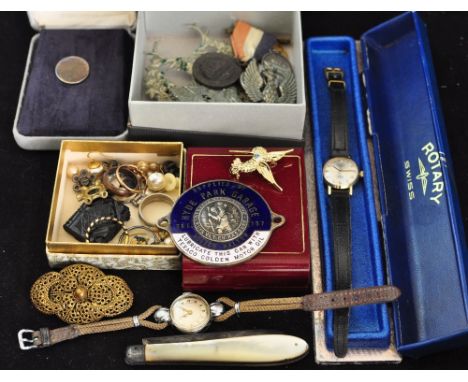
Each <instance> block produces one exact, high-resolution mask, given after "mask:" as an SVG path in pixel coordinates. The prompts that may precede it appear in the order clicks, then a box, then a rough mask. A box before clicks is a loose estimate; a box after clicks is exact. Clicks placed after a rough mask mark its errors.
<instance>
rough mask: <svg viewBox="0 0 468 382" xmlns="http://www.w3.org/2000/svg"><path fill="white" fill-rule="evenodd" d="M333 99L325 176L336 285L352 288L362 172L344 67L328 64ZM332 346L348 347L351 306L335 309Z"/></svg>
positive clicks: (340, 353) (337, 350) (338, 351)
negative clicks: (355, 203) (353, 144)
mask: <svg viewBox="0 0 468 382" xmlns="http://www.w3.org/2000/svg"><path fill="white" fill-rule="evenodd" d="M325 77H326V80H327V84H328V90H329V93H330V103H331V130H332V137H331V138H332V139H331V140H332V147H331V157H330V159H329V160H328V161H327V162H326V163H325V165H324V166H323V178H324V180H325V184H326V185H327V193H328V195H329V197H330V206H331V215H332V229H333V264H334V289H335V290H342V289H350V288H351V212H350V200H349V199H350V196H352V194H353V186H354V185H355V184H356V182H357V181H358V180H359V178H360V176H362V172H360V171H359V167H358V165H357V164H356V162H355V161H353V160H352V159H351V157H350V154H349V150H348V117H347V106H346V82H345V80H344V73H343V70H342V69H340V68H326V69H325ZM333 314H334V315H333V347H334V352H335V355H336V356H337V357H340V358H341V357H344V356H345V355H346V353H347V351H348V327H349V309H348V308H344V309H338V310H335V311H334V313H333Z"/></svg>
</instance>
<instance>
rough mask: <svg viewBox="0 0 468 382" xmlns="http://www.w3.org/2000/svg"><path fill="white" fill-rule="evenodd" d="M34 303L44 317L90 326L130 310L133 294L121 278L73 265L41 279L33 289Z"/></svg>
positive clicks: (92, 268) (84, 266)
mask: <svg viewBox="0 0 468 382" xmlns="http://www.w3.org/2000/svg"><path fill="white" fill-rule="evenodd" d="M31 301H32V303H33V305H34V306H35V307H36V309H38V310H39V311H41V312H42V313H44V314H55V315H56V316H57V317H59V318H60V319H61V320H62V321H65V322H66V323H68V324H87V323H90V322H96V321H99V320H101V319H102V318H104V317H114V316H117V315H119V314H121V313H123V312H125V311H127V310H128V309H130V307H131V306H132V303H133V293H132V291H131V290H130V288H129V287H128V285H127V283H126V282H125V281H124V280H123V279H121V278H120V277H117V276H106V275H105V274H104V273H103V272H101V271H100V270H99V269H97V268H96V267H93V266H91V265H86V264H74V265H69V266H68V267H65V268H64V269H62V270H61V271H60V272H48V273H46V274H44V275H42V276H41V277H39V279H37V280H36V282H35V283H34V285H33V286H32V288H31Z"/></svg>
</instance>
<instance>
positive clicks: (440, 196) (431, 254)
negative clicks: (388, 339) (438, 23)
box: [361, 13, 468, 356]
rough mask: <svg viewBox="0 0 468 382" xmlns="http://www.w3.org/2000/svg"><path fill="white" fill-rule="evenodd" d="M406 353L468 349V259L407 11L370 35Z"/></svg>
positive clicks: (436, 115) (391, 266)
mask: <svg viewBox="0 0 468 382" xmlns="http://www.w3.org/2000/svg"><path fill="white" fill-rule="evenodd" d="M361 41H362V46H363V53H364V73H365V78H366V85H367V98H368V104H369V110H370V116H371V122H372V128H373V132H374V133H373V138H374V147H375V148H376V150H375V152H376V162H377V168H378V169H379V171H378V181H379V191H380V194H381V195H380V200H381V205H382V214H383V233H384V237H385V241H384V243H385V253H386V254H387V258H388V270H389V272H388V273H389V277H390V280H391V282H392V283H393V284H394V285H396V286H398V287H399V288H400V289H401V291H402V298H400V299H399V301H398V303H397V304H395V329H396V342H397V347H398V350H399V351H400V353H402V354H409V355H414V356H421V355H423V354H426V353H429V352H434V351H438V350H441V349H444V348H447V347H454V346H458V345H462V344H466V343H468V322H467V296H468V294H467V278H466V262H467V253H466V246H465V238H464V231H463V225H462V221H461V216H460V209H459V205H458V199H457V195H456V189H455V184H454V179H453V172H452V166H451V159H450V153H449V147H448V144H447V139H446V136H445V127H444V123H443V118H442V111H441V108H440V104H439V100H438V94H437V84H436V80H435V76H434V72H433V67H432V62H431V54H430V50H429V45H428V41H427V36H426V31H425V29H424V25H423V24H422V22H421V20H420V18H419V17H418V15H417V14H415V13H405V14H403V15H401V16H400V17H397V18H395V19H393V20H390V21H389V22H387V23H385V24H382V25H380V26H378V27H376V28H374V29H372V30H370V31H369V32H367V33H366V34H364V35H363V37H362V40H361Z"/></svg>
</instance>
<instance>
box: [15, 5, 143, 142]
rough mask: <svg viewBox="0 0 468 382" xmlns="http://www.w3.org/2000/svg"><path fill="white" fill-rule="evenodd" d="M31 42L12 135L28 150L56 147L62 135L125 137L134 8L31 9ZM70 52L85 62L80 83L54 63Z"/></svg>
mask: <svg viewBox="0 0 468 382" xmlns="http://www.w3.org/2000/svg"><path fill="white" fill-rule="evenodd" d="M28 16H29V20H30V24H31V26H32V28H34V29H35V30H37V31H38V33H37V34H36V35H34V36H33V38H32V39H31V43H30V48H29V53H28V58H27V62H26V68H25V73H24V78H23V83H22V86H21V92H20V97H19V101H18V107H17V112H16V117H15V121H14V126H13V135H14V137H15V140H16V142H17V143H18V145H19V146H20V147H22V148H24V149H27V150H51V149H55V150H57V149H59V147H60V142H61V141H62V140H63V139H94V140H102V139H104V140H124V139H126V137H127V124H128V108H127V96H128V87H129V83H130V75H131V55H132V50H133V36H132V35H131V31H132V30H133V28H134V25H135V22H136V12H29V13H28ZM68 56H79V57H81V58H83V59H85V60H86V62H87V63H88V66H89V75H88V77H87V78H86V79H85V80H84V81H83V82H82V83H79V84H76V85H68V84H65V83H63V82H61V81H60V80H59V79H58V78H57V76H56V74H55V67H56V64H57V62H58V61H60V60H61V59H62V58H64V57H68Z"/></svg>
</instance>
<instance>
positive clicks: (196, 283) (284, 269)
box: [182, 147, 311, 292]
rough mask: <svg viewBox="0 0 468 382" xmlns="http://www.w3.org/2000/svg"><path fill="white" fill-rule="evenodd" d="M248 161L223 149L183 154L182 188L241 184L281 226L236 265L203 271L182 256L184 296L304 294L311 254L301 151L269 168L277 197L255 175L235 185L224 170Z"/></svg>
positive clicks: (192, 150) (244, 176)
mask: <svg viewBox="0 0 468 382" xmlns="http://www.w3.org/2000/svg"><path fill="white" fill-rule="evenodd" d="M267 150H268V151H277V150H284V149H275V148H267ZM251 157H252V155H250V154H245V153H244V154H241V153H233V152H231V149H229V148H198V147H197V148H189V149H188V150H187V169H186V180H185V186H186V188H189V187H192V186H195V185H197V184H199V183H202V182H206V181H210V180H216V179H227V180H231V181H238V182H241V183H243V184H245V185H247V186H250V187H252V188H253V189H254V190H255V191H257V192H258V193H259V194H260V195H261V196H262V197H263V198H264V199H265V201H266V202H267V203H268V205H269V207H270V209H271V210H272V211H274V213H276V214H280V215H283V216H284V218H285V223H284V225H283V226H281V227H279V228H276V229H275V230H274V231H273V233H272V235H271V237H270V239H269V241H268V243H267V245H266V246H265V247H264V248H263V249H262V250H261V252H260V253H259V254H257V255H256V256H255V257H253V258H252V259H250V260H248V261H246V262H243V263H240V264H237V265H232V266H221V267H220V266H212V265H203V264H200V263H197V262H195V261H193V260H191V259H189V258H187V257H186V256H184V257H183V259H182V283H183V288H184V290H191V291H220V290H249V289H255V290H259V289H264V290H281V291H287V290H293V291H298V292H299V291H306V290H309V289H310V276H311V272H310V266H311V255H310V252H311V251H310V240H309V217H308V216H309V215H308V210H307V189H306V173H305V169H304V151H303V149H300V148H296V149H294V151H292V152H291V153H288V154H287V155H286V156H285V157H284V158H282V159H281V160H280V161H278V162H277V164H276V166H274V167H273V168H272V172H273V175H274V177H275V179H276V181H277V182H278V184H279V185H280V186H281V187H282V188H283V191H279V190H277V189H276V188H275V187H274V186H273V185H272V184H270V183H268V182H267V181H266V180H265V179H263V177H262V176H261V175H260V174H259V173H258V172H253V173H248V174H246V173H242V174H241V175H240V179H239V180H236V178H235V177H234V176H232V175H231V174H230V172H229V169H230V166H231V163H232V162H233V161H234V159H235V158H239V159H240V160H241V161H244V162H245V161H247V160H248V159H250V158H251Z"/></svg>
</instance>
